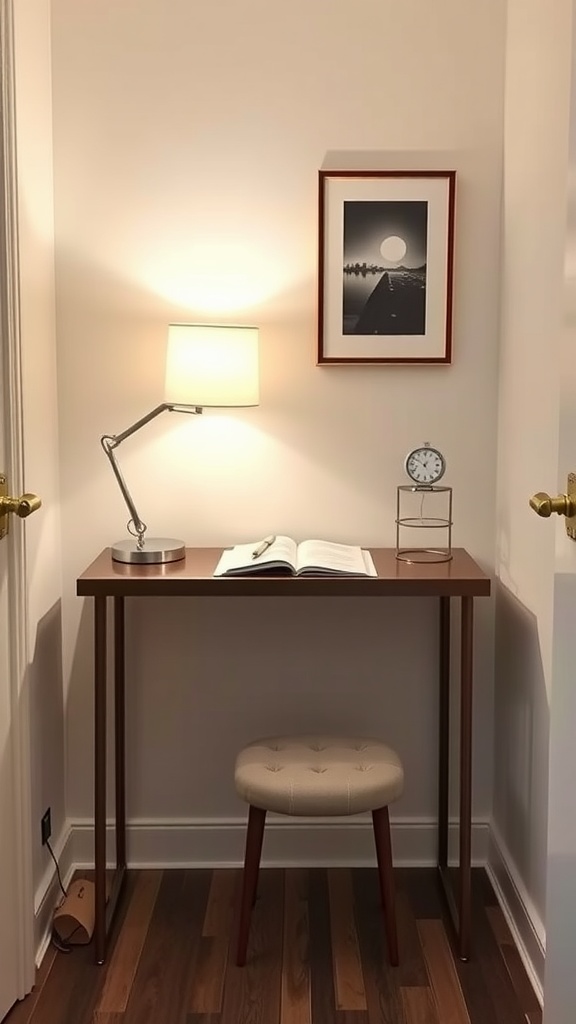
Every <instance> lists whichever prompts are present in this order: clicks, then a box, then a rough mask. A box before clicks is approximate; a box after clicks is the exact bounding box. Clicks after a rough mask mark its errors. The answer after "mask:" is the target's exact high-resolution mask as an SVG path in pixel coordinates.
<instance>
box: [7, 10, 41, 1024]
mask: <svg viewBox="0 0 576 1024" xmlns="http://www.w3.org/2000/svg"><path fill="white" fill-rule="evenodd" d="M11 13H12V8H11V5H10V4H6V3H4V0H2V3H1V6H0V72H1V79H0V125H1V132H0V474H2V475H3V476H6V477H7V484H8V494H9V495H12V496H14V495H19V494H20V493H21V492H22V490H23V486H22V483H23V481H22V477H23V466H22V462H23V460H22V444H23V430H22V415H21V413H22V408H21V380H20V360H19V332H18V283H17V282H18V264H17V245H16V238H17V225H16V187H15V182H16V167H15V158H14V117H13V100H14V97H13V46H12V21H11ZM24 530H25V524H24V523H22V522H21V521H20V520H18V521H17V522H15V523H10V527H9V532H8V535H7V536H5V537H4V538H3V539H0V1020H1V1019H2V1018H3V1017H4V1016H5V1015H6V1014H7V1013H8V1011H9V1010H10V1008H11V1007H12V1005H13V1004H14V1002H15V1001H16V1000H17V999H20V998H22V997H23V996H25V995H26V993H27V992H29V991H30V989H31V987H32V985H33V982H34V946H33V913H34V907H33V892H32V867H31V854H30V848H31V840H30V828H31V822H30V758H29V745H28V736H29V733H28V729H29V721H28V711H27V704H26V690H25V685H24V683H25V671H26V628H25V626H26V621H25V620H26V612H25V609H26V573H25V558H24Z"/></svg>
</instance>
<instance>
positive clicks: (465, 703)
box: [438, 597, 474, 960]
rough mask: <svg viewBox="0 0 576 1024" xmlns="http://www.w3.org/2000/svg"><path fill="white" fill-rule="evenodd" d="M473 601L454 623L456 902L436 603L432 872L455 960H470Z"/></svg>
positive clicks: (446, 683) (443, 638) (446, 690)
mask: <svg viewBox="0 0 576 1024" xmlns="http://www.w3.org/2000/svg"><path fill="white" fill-rule="evenodd" d="M473 625H474V619H473V598H471V597H463V598H462V609H461V623H460V780H459V781H460V822H459V857H458V887H457V895H456V898H455V896H454V886H453V881H452V875H451V873H450V869H449V867H448V830H449V789H450V771H449V769H450V749H449V748H450V598H446V597H441V598H440V711H439V717H440V742H439V765H438V776H439V784H438V869H439V872H440V879H441V882H442V886H443V888H444V894H445V896H446V900H447V903H448V909H449V911H450V915H451V917H452V922H453V924H454V928H455V930H456V937H457V952H458V957H459V958H460V960H468V959H469V957H470V938H471V924H472V911H471V901H472V868H471V863H472V654H473Z"/></svg>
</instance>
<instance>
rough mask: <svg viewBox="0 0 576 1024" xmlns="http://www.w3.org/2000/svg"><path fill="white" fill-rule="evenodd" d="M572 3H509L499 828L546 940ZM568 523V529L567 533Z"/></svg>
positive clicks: (500, 436)
mask: <svg viewBox="0 0 576 1024" xmlns="http://www.w3.org/2000/svg"><path fill="white" fill-rule="evenodd" d="M570 26H571V0H555V2H554V3H550V2H546V3H543V2H541V0H510V2H509V3H508V34H507V54H506V91H505V96H506V106H505V160H504V232H503V305H502V340H501V361H500V402H499V431H498V504H497V519H498V537H497V573H498V577H499V586H498V590H497V601H496V692H495V722H496V736H495V740H496V743H495V788H494V821H495V827H496V830H497V835H498V841H499V844H500V847H501V851H500V852H501V853H502V855H503V858H504V860H505V862H506V866H507V869H508V872H509V874H510V876H511V878H512V880H513V882H514V885H515V886H516V888H517V890H518V892H519V894H520V897H521V899H522V900H523V902H524V907H525V910H526V911H527V914H528V916H529V918H530V919H531V925H532V926H533V928H534V929H535V931H536V934H537V936H538V939H539V941H540V943H542V944H543V943H544V920H545V894H546V835H547V824H548V746H549V717H550V715H549V704H550V692H551V682H552V648H553V625H554V621H553V620H554V611H553V598H554V558H555V556H554V544H555V527H556V524H555V523H546V522H544V521H543V520H541V519H539V518H538V517H537V516H536V515H535V514H534V512H532V511H531V510H530V508H529V504H528V500H529V498H530V496H531V495H532V494H533V493H534V492H535V491H539V490H546V491H549V492H550V493H556V492H557V488H560V490H564V489H565V485H566V480H565V477H564V478H563V479H559V478H558V429H559V419H558V417H559V399H560V393H559V382H560V365H561V364H560V342H561V337H562V322H563V293H562V290H563V283H562V278H563V258H564V237H565V225H566V170H567V159H568V104H569V82H570V61H571V32H570ZM562 528H563V527H562Z"/></svg>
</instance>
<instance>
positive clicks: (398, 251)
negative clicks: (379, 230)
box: [380, 235, 407, 263]
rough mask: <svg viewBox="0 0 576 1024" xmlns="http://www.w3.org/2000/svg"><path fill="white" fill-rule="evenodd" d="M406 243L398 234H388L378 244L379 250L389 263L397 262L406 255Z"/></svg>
mask: <svg viewBox="0 0 576 1024" xmlns="http://www.w3.org/2000/svg"><path fill="white" fill-rule="evenodd" d="M406 249H407V245H406V242H405V241H404V239H403V238H400V236H399V235H388V237H387V238H385V239H384V241H383V242H382V243H381V245H380V252H381V254H382V256H383V257H384V259H385V260H388V261H389V262H390V263H399V262H400V260H401V259H402V257H403V256H405V255H406Z"/></svg>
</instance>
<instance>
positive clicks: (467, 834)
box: [458, 597, 474, 960]
mask: <svg viewBox="0 0 576 1024" xmlns="http://www.w3.org/2000/svg"><path fill="white" fill-rule="evenodd" d="M473 612H474V604H473V598H471V597H463V598H462V623H461V638H460V885H459V903H460V907H459V910H460V930H459V935H458V940H459V942H458V954H459V956H460V959H461V960H468V958H469V956H470V931H471V923H472V922H471V916H472V914H471V900H472V869H471V863H472V661H473V658H472V654H473V626H474V616H473Z"/></svg>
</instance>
